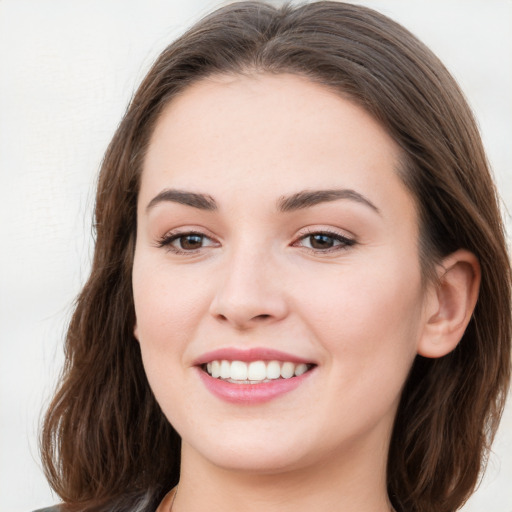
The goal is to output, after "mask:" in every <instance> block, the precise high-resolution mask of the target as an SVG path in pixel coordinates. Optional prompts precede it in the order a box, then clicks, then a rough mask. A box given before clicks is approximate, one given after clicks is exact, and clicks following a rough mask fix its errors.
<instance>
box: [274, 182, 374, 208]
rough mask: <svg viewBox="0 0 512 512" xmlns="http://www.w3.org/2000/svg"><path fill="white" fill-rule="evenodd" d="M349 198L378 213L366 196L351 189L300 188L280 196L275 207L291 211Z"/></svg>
mask: <svg viewBox="0 0 512 512" xmlns="http://www.w3.org/2000/svg"><path fill="white" fill-rule="evenodd" d="M338 199H349V200H351V201H356V202H357V203H361V204H364V205H366V206H368V207H369V208H371V209H372V210H373V211H375V212H377V213H378V214H380V210H379V209H378V208H377V207H376V206H375V205H374V204H373V203H372V202H371V201H370V200H369V199H367V198H366V197H364V196H363V195H362V194H360V193H359V192H356V191H355V190H352V189H346V188H343V189H327V190H302V191H301V192H297V193H296V194H292V195H291V196H288V197H284V196H283V197H280V198H279V199H278V201H277V208H278V210H280V211H281V212H292V211H296V210H302V209H303V208H310V207H311V206H315V205H317V204H320V203H327V202H331V201H337V200H338Z"/></svg>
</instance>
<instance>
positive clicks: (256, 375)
mask: <svg viewBox="0 0 512 512" xmlns="http://www.w3.org/2000/svg"><path fill="white" fill-rule="evenodd" d="M266 378H267V365H266V364H265V363H264V362H263V361H253V362H252V363H249V370H248V372H247V379H248V380H265V379H266Z"/></svg>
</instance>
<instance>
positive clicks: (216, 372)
mask: <svg viewBox="0 0 512 512" xmlns="http://www.w3.org/2000/svg"><path fill="white" fill-rule="evenodd" d="M212 377H215V378H216V379H218V378H219V377H220V362H219V361H212Z"/></svg>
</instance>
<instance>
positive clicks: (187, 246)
mask: <svg viewBox="0 0 512 512" xmlns="http://www.w3.org/2000/svg"><path fill="white" fill-rule="evenodd" d="M203 238H204V237H203V235H196V234H190V235H183V236H180V237H179V238H178V239H177V240H178V241H179V246H180V249H183V250H184V251H193V250H194V249H199V248H201V247H202V246H203Z"/></svg>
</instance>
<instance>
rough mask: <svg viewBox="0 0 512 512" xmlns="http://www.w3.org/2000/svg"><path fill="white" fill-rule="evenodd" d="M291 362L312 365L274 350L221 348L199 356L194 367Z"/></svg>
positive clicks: (305, 360) (309, 361) (304, 360)
mask: <svg viewBox="0 0 512 512" xmlns="http://www.w3.org/2000/svg"><path fill="white" fill-rule="evenodd" d="M222 360H227V361H245V362H251V361H289V362H291V363H296V364H301V363H305V364H311V363H313V362H312V361H311V360H308V359H304V358H302V357H298V356H296V355H293V354H288V353H287V352H281V351H280V350H274V349H272V348H248V349H240V348H234V347H231V348H220V349H217V350H212V351H211V352H206V353H205V354H202V355H201V356H199V357H198V358H197V359H196V360H195V361H194V363H193V364H194V365H196V366H201V365H203V364H206V363H209V362H211V361H222Z"/></svg>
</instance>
